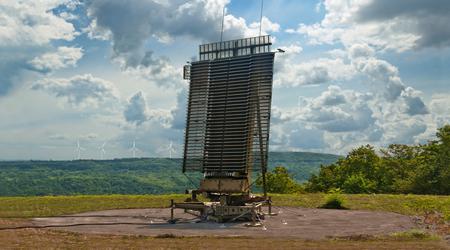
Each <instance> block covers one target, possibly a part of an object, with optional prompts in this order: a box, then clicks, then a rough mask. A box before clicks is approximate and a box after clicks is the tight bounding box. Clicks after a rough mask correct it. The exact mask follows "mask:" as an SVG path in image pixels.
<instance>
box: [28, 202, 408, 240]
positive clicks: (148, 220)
mask: <svg viewBox="0 0 450 250" xmlns="http://www.w3.org/2000/svg"><path fill="white" fill-rule="evenodd" d="M273 211H274V212H276V213H278V215H275V216H266V219H265V220H264V225H263V226H262V227H246V226H245V224H246V223H243V222H239V223H237V222H236V223H214V222H200V223H199V221H198V219H197V218H196V217H195V216H192V215H190V214H186V213H184V212H183V210H175V217H176V218H179V221H178V222H177V223H176V224H169V223H167V220H168V219H169V217H170V210H169V209H167V208H166V209H120V210H107V211H98V212H88V213H81V214H75V215H70V216H60V217H50V218H34V219H33V220H32V223H33V224H34V225H36V226H50V227H57V228H58V230H66V231H71V232H79V233H94V234H114V235H146V236H159V237H162V236H163V235H170V236H171V237H182V236H244V237H294V238H300V239H327V238H330V237H349V236H358V235H387V234H391V233H394V232H399V231H406V230H410V229H413V228H416V226H415V223H414V222H413V220H412V219H411V218H410V217H408V216H404V215H399V214H396V213H386V212H371V211H356V210H332V209H308V208H291V207H289V208H287V207H274V209H273ZM66 225H71V226H66Z"/></svg>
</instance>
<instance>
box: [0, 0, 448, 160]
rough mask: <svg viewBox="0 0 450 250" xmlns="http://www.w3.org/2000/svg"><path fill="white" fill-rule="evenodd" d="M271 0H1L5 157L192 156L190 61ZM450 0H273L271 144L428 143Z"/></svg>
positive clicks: (440, 110) (269, 23)
mask: <svg viewBox="0 0 450 250" xmlns="http://www.w3.org/2000/svg"><path fill="white" fill-rule="evenodd" d="M260 7H261V0H245V1H244V0H189V1H188V0H86V1H80V0H42V1H32V0H28V1H26V0H22V1H20V0H19V1H17V0H2V1H0V160H21V159H22V160H29V159H34V160H49V159H51V160H71V159H77V158H78V157H80V158H83V159H111V158H123V157H132V156H133V149H132V148H133V144H134V145H135V148H134V153H135V155H136V156H137V157H168V156H169V155H170V154H172V155H173V156H175V157H180V156H181V153H182V150H183V139H184V138H183V133H184V131H183V129H184V124H185V119H186V101H187V92H188V82H187V81H185V80H183V79H182V67H183V65H184V64H186V61H193V60H196V58H197V53H198V45H199V44H202V43H209V42H215V41H218V40H220V33H221V25H222V13H223V9H224V8H225V16H224V24H223V27H224V30H223V36H224V39H225V40H226V39H236V38H243V37H251V36H257V35H258V33H259V28H260V23H259V22H260ZM448 13H450V1H446V0H432V1H423V0H396V1H391V0H376V1H375V0H360V1H356V0H341V1H337V0H325V1H322V0H305V1H295V0H265V1H264V4H263V17H262V24H261V30H262V33H263V34H270V35H271V36H272V37H273V41H274V42H273V46H272V49H273V50H275V49H276V48H282V49H284V50H285V51H286V53H283V54H281V53H277V54H276V59H275V67H274V89H273V96H272V115H271V133H270V144H269V145H270V149H271V150H272V151H309V152H322V153H333V154H346V153H347V152H349V151H350V150H351V149H353V148H355V147H358V146H360V145H365V144H371V145H374V146H375V147H377V148H382V147H385V146H387V145H389V144H392V143H402V144H417V143H425V142H427V141H429V140H433V139H434V138H435V133H436V130H437V128H439V127H442V126H443V125H444V124H448V123H450V81H449V79H450V70H449V66H450V28H449V26H448V24H449V23H450V15H448Z"/></svg>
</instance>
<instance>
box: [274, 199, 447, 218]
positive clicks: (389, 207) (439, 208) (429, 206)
mask: <svg viewBox="0 0 450 250" xmlns="http://www.w3.org/2000/svg"><path fill="white" fill-rule="evenodd" d="M341 196H342V197H343V198H344V200H345V207H346V208H348V209H354V210H371V211H386V212H394V213H399V214H404V215H424V214H425V213H427V212H433V211H435V212H438V213H441V214H442V215H443V217H444V219H445V220H446V221H450V196H438V195H400V194H342V195H341ZM325 197H326V194H320V193H316V194H298V195H291V194H272V199H273V200H274V203H275V204H276V205H278V206H291V207H297V206H299V207H310V208H313V207H320V206H321V205H323V203H324V202H325Z"/></svg>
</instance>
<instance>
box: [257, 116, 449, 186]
mask: <svg viewBox="0 0 450 250" xmlns="http://www.w3.org/2000/svg"><path fill="white" fill-rule="evenodd" d="M436 137H437V139H436V140H433V141H429V142H428V143H426V144H421V145H402V144H391V145H389V146H388V147H387V148H385V149H381V150H379V152H377V151H376V150H375V148H374V147H373V146H371V145H365V146H361V147H358V148H356V149H353V150H352V151H350V153H348V155H347V156H345V157H343V158H340V159H339V160H337V162H335V163H332V164H329V165H322V166H321V167H320V171H319V173H317V174H312V175H311V177H310V178H309V180H308V181H307V182H306V183H304V184H299V183H293V182H292V179H291V178H290V176H289V174H288V173H287V171H286V169H283V167H278V168H275V170H274V171H272V172H271V173H268V175H267V179H268V184H269V185H270V187H269V191H272V192H279V193H292V192H301V191H306V192H330V191H335V190H339V191H341V192H343V193H403V194H408V193H412V194H437V195H449V194H450V125H445V126H443V127H442V128H439V129H438V131H437V133H436ZM283 183H285V184H283ZM259 184H260V183H259Z"/></svg>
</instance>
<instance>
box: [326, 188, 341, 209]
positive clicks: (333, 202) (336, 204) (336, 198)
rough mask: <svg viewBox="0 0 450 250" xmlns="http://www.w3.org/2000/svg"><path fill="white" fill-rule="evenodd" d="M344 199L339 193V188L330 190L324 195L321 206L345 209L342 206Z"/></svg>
mask: <svg viewBox="0 0 450 250" xmlns="http://www.w3.org/2000/svg"><path fill="white" fill-rule="evenodd" d="M344 203H345V199H344V197H343V196H342V195H341V193H340V189H334V190H331V191H330V192H329V193H328V194H327V195H326V196H325V204H323V205H322V206H321V208H326V209H347V208H346V207H345V206H344Z"/></svg>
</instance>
